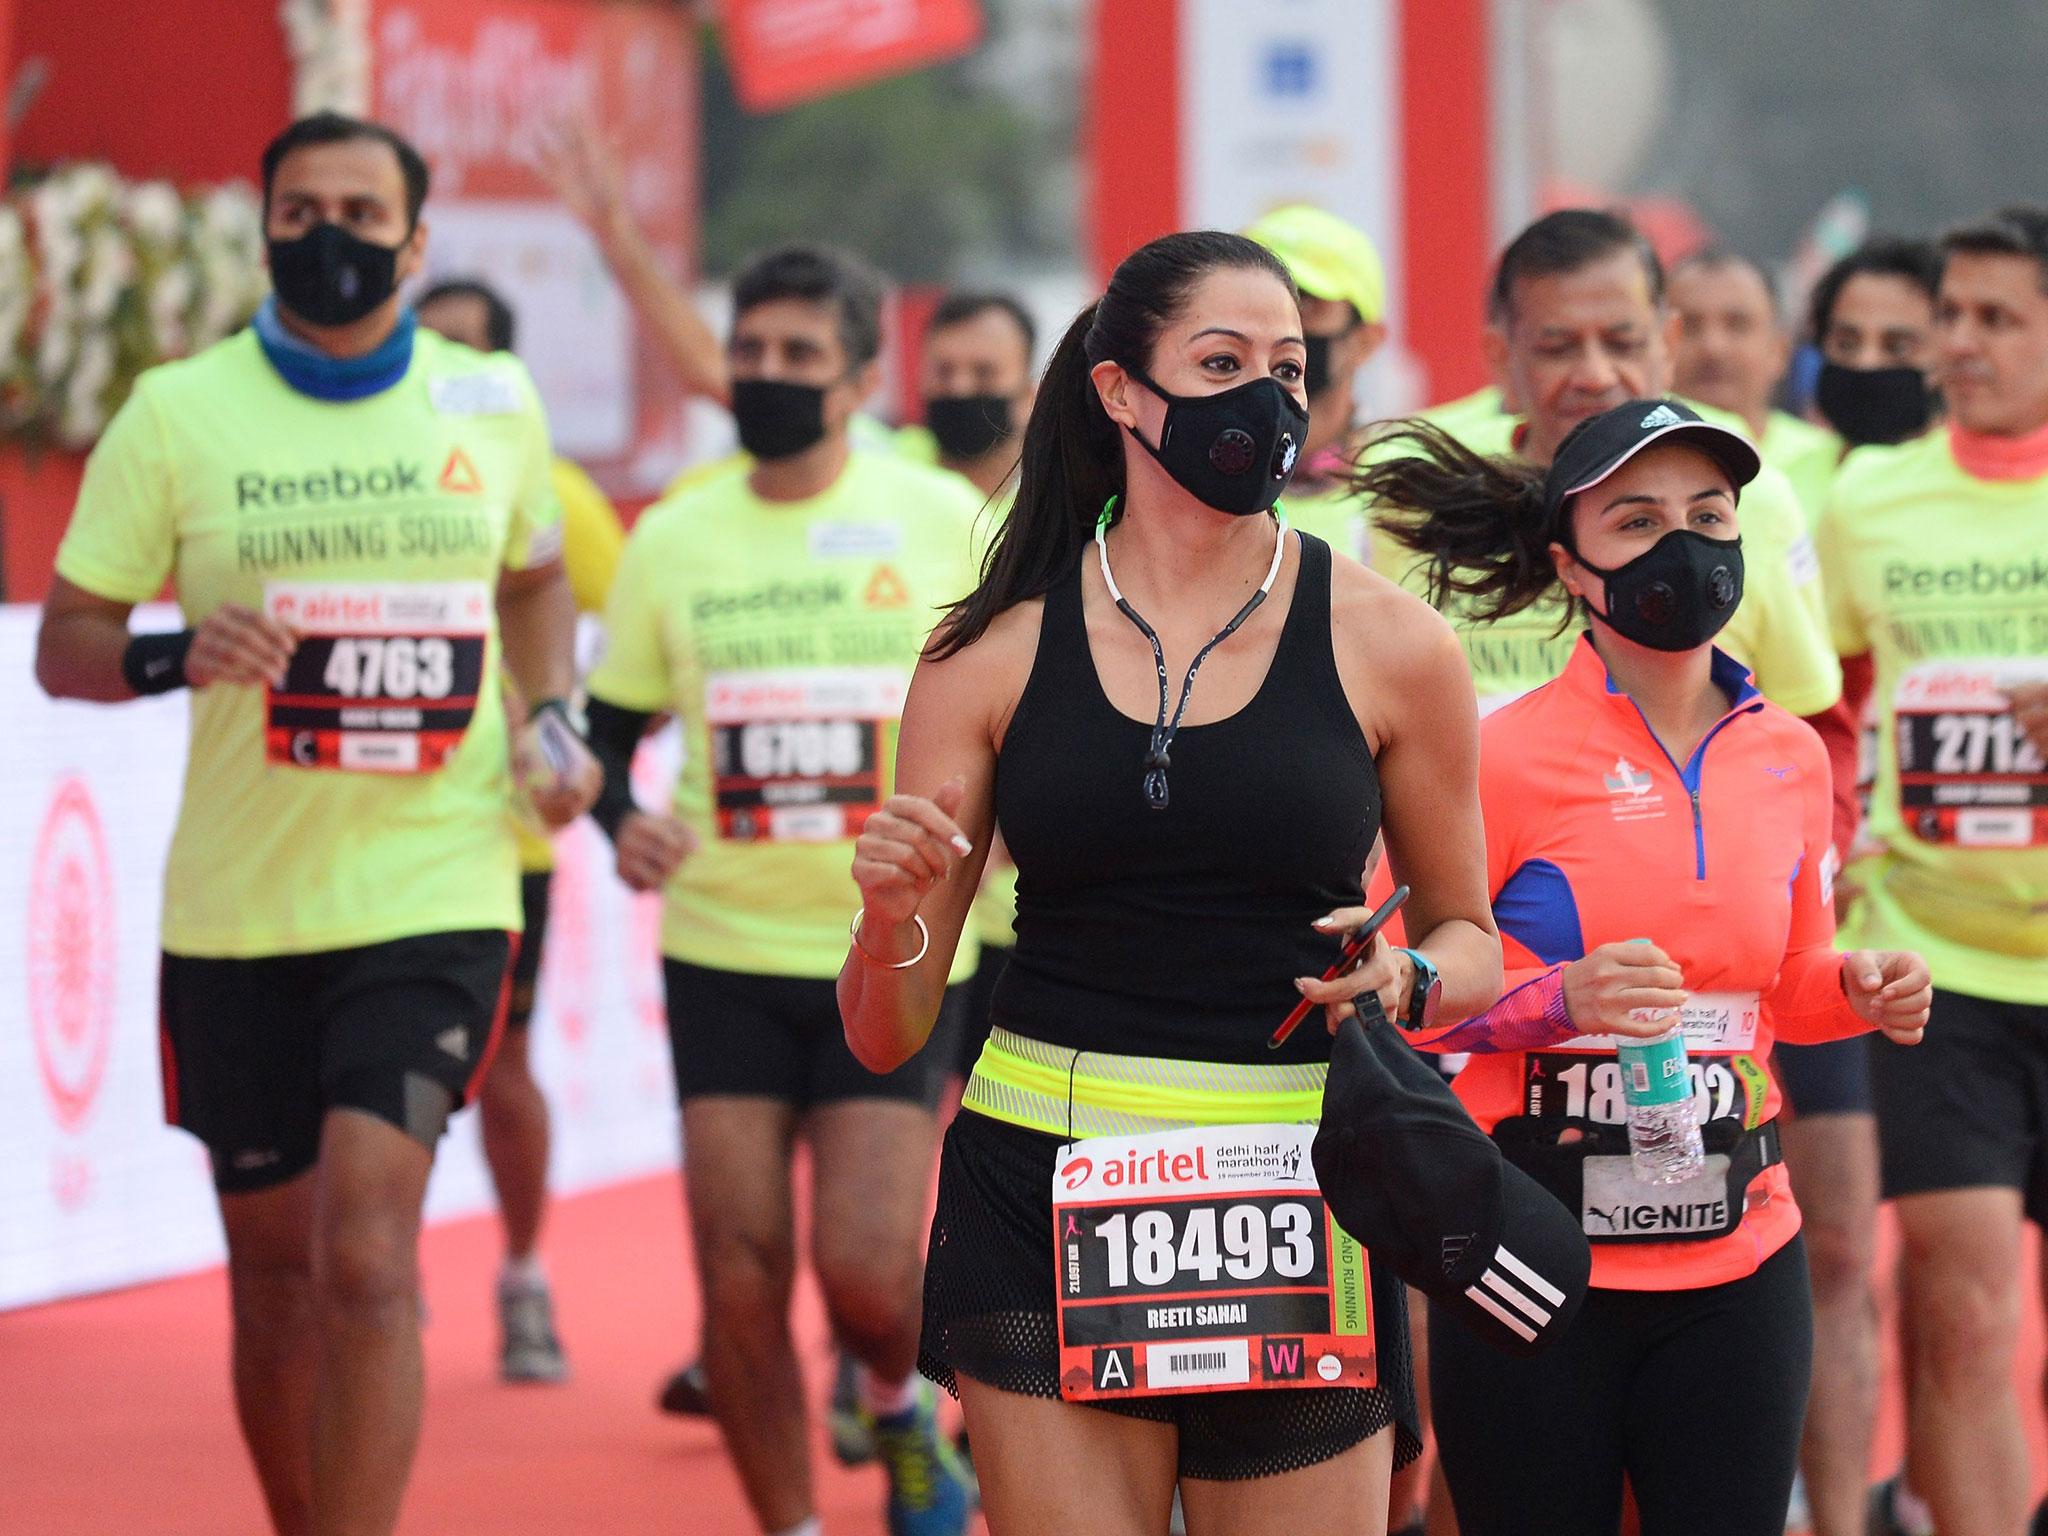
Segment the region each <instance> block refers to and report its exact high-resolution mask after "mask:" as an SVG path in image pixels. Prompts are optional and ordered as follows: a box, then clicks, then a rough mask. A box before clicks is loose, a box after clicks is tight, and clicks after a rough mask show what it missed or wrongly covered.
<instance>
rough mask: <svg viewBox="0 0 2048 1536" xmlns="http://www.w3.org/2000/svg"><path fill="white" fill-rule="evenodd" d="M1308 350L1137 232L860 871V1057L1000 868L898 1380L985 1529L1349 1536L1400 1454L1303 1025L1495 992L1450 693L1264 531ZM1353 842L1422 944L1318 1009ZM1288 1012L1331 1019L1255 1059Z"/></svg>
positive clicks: (1424, 644)
mask: <svg viewBox="0 0 2048 1536" xmlns="http://www.w3.org/2000/svg"><path fill="white" fill-rule="evenodd" d="M1304 358H1305V349H1304V345H1303V342H1302V339H1301V321H1300V315H1299V310H1298V307H1297V301H1296V297H1295V293H1294V290H1293V285H1292V282H1291V280H1290V279H1289V277H1288V275H1287V272H1286V269H1285V268H1284V267H1282V266H1281V265H1280V264H1279V262H1278V261H1277V260H1276V259H1275V258H1274V257H1273V256H1271V255H1270V254H1269V253H1267V252H1266V251H1265V250H1264V249H1263V248H1262V247H1260V246H1257V245H1254V244H1252V243H1251V242H1249V241H1246V240H1243V239H1240V238H1239V237H1237V236H1234V235H1223V234H1215V233H1202V234H1183V235H1170V236H1167V237H1165V238H1163V239H1161V240H1157V241H1154V242H1153V243H1152V244H1151V245H1148V246H1146V247H1145V248H1143V249H1142V250H1140V251H1138V252H1137V253H1135V254H1134V255H1132V256H1131V257H1130V258H1128V259H1127V260H1126V261H1125V262H1124V263H1123V264H1122V265H1121V266H1120V267H1119V268H1118V269H1117V271H1116V273H1115V275H1114V276H1113V277H1112V279H1111V281H1110V285H1109V289H1108V292H1107V293H1106V294H1105V295H1104V297H1103V298H1102V300H1101V301H1099V302H1098V303H1097V304H1095V305H1092V306H1090V307H1089V309H1087V310H1086V311H1084V312H1083V313H1082V314H1081V316H1080V317H1079V318H1078V319H1077V320H1076V321H1075V322H1074V324H1073V326H1072V327H1071V328H1070V329H1069V330H1068V332H1067V334H1066V336H1065V337H1064V339H1063V340H1062V341H1061V343H1060V345H1059V347H1058V349H1057V351H1056V352H1055V354H1054V357H1053V360H1052V362H1051V364H1050V365H1049V366H1048V368H1047V371H1046V375H1045V378H1044V380H1043V382H1042V384H1041V386H1040V391H1039V396H1038V402H1037V405H1036V406H1035V408H1034V409H1033V412H1032V416H1031V421H1030V424H1029V426H1028V428H1027V430H1026V433H1025V441H1024V454H1023V464H1022V476H1021V479H1020V482H1019V486H1018V494H1017V500H1016V503H1015V506H1014V509H1013V511H1012V513H1011V515H1010V518H1009V520H1008V522H1007V523H1006V525H1005V527H1004V528H1003V530H1002V532H1001V533H1000V534H999V536H998V538H997V540H996V543H995V546H994V548H993V550H992V551H991V554H990V557H989V561H988V564H987V567H986V571H985V574H984V579H983V581H982V584H981V586H980V587H979V588H978V589H977V590H976V591H975V592H974V593H972V594H970V595H969V596H968V597H967V598H966V599H965V600H963V601H962V602H961V603H960V604H959V605H958V606H957V607H956V608H955V609H954V610H953V612H952V613H951V614H950V615H949V616H948V617H947V619H946V620H945V622H944V623H943V624H942V625H941V626H940V628H939V630H938V631H937V632H936V634H935V635H934V637H933V641H932V643H931V646H930V647H929V649H928V650H927V653H926V656H925V660H924V662H923V663H922V664H921V665H920V667H919V669H918V673H917V676H916V679H915V680H914V682H913V683H912V686H911V691H910V697H909V700H908V703H907V705H906V707H905V710H904V715H903V721H902V727H901V736H900V740H899V745H898V756H897V785H898V788H899V790H900V791H901V792H900V793H898V794H896V795H895V796H894V797H892V798H891V799H890V800H889V801H888V803H887V804H886V805H885V806H884V807H883V808H882V810H881V811H880V812H878V813H877V814H876V815H875V816H874V817H873V818H872V819H871V820H870V821H869V822H868V823H867V829H866V831H865V832H864V833H863V835H862V837H861V838H860V841H859V843H858V845H857V847H856V850H855V858H854V876H855V879H856V881H857V882H858V883H859V885H860V888H861V894H862V903H863V904H862V908H861V911H860V913H859V914H858V916H857V918H856V921H855V925H854V931H853V939H854V944H853V949H852V952H851V953H850V954H849V956H848V959H847V964H846V967H845V969H844V970H843V971H842V972H841V975H840V981H839V997H840V1006H841V1011H842V1013H843V1015H844V1017H845V1020H846V1030H847V1039H848V1042H849V1044H850V1045H851V1046H852V1048H853V1050H854V1052H855V1054H856V1055H858V1056H859V1057H860V1058H861V1060H862V1061H863V1062H865V1063H866V1064H867V1065H868V1066H870V1067H872V1068H874V1069H876V1070H878V1071H880V1070H887V1069H888V1068H889V1067H891V1066H892V1065H894V1064H895V1063H896V1062H899V1061H901V1060H903V1059H905V1058H906V1057H908V1056H909V1055H910V1054H912V1053H913V1052H914V1051H915V1050H916V1049H917V1048H918V1047H919V1046H920V1045H921V1044H922V1042H923V1040H924V1039H925V1037H926V1035H927V1034H928V1033H929V1031H930V1029H931V1027H932V1023H933V1021H934V1019H935V1018H936V1016H937V1013H938V1008H939V1002H940V998H941V995H942V992H943V989H944V984H945V979H946V971H947V966H948V965H949V963H950V961H951V957H952V953H953V949H954V946H955V944H956V942H957V941H958V938H959V935H960V932H961V928H962V926H963V924H964V922H965V920H966V917H967V913H968V908H969V906H970V904H971V902H972V899H973V895H974V891H975V886H976V884H977V882H978V879H979V876H980V873H981V867H982V862H983V859H984V858H985V855H986V850H987V848H988V845H989V843H990V841H991V840H992V838H993V836H994V834H995V832H996V831H997V829H998V828H1000V831H1001V833H1002V835H1003V837H1004V838H1005V839H1006V841H1007V843H1008V845H1009V848H1010V851H1011V853H1012V855H1013V856H1014V858H1015V860H1016V863H1017V870H1018V891H1017V910H1018V915H1017V945H1016V949H1015V951H1014V956H1013V959H1012V961H1011V964H1010V968H1009V970H1008V972H1007V973H1006V974H1005V976H1004V979H1003V981H1002V983H1001V985H1000V986H999V988H998V989H997V992H996V996H995V1004H994V1025H995V1027H994V1029H993V1030H992V1032H991V1035H990V1039H989V1043H988V1045H987V1046H986V1047H985V1049H984V1051H983V1054H982V1057H981V1060H980V1062H979V1063H978V1064H977V1066H976V1068H975V1071H974V1075H973V1077H972V1079H971V1080H970V1082H969V1085H968V1089H967V1093H966V1096H965V1099H964V1101H963V1109H964V1111H965V1112H964V1113H962V1114H961V1115H960V1116H959V1118H958V1119H957V1120H956V1121H955V1122H954V1124H953V1126H952V1128H951V1130H950V1131H949V1132H948V1133H947V1137H946V1145H945V1152H944V1157H943V1160H942V1164H941V1171H940V1188H939V1198H938V1210H937V1214H936V1217H935V1219H934V1221H933V1227H932V1240H931V1246H930V1252H929V1254H928V1257H927V1270H926V1278H925V1325H924V1342H923V1352H922V1357H921V1360H920V1364H921V1365H922V1367H923V1368H924V1370H925V1371H926V1373H927V1374H928V1375H930V1376H932V1377H933V1378H934V1379H935V1380H937V1381H939V1382H941V1383H942V1384H944V1385H946V1386H947V1387H949V1388H952V1389H953V1390H955V1391H956V1392H957V1393H959V1395H960V1397H961V1400H962V1403H963V1406H964V1407H965V1409H966V1412H967V1419H968V1426H969V1429H970V1431H971V1433H972V1436H973V1443H974V1453H975V1462H976V1468H977V1472H978V1473H979V1476H980V1478H981V1484H982V1491H983V1500H984V1508H985V1510H986V1513H987V1517H988V1522H989V1526H990V1529H991V1530H992V1531H993V1532H994V1533H995V1536H1008V1533H1011V1532H1019V1533H1022V1532H1041V1531H1066V1530H1087V1531H1090V1532H1103V1533H1114V1536H1160V1533H1163V1532H1164V1531H1165V1530H1166V1528H1167V1522H1168V1514H1169V1510H1170V1507H1171V1504H1172V1498H1173V1493H1174V1489H1175V1486H1176V1484H1179V1487H1180V1491H1181V1495H1182V1500H1183V1504H1184V1507H1185V1511H1186V1516H1187V1522H1188V1529H1189V1531H1190V1532H1192V1533H1193V1536H1214V1533H1223V1532H1232V1531H1239V1530H1245V1529H1250V1528H1253V1527H1254V1526H1255V1527H1256V1528H1258V1529H1262V1530H1263V1529H1279V1528H1283V1527H1287V1526H1293V1527H1296V1528H1301V1529H1315V1530H1319V1531H1324V1530H1327V1531H1351V1532H1367V1533H1379V1532H1381V1531H1383V1530H1384V1528H1385V1511H1386V1495H1387V1482H1388V1478H1389V1475H1390V1473H1391V1470H1392V1467H1393V1465H1394V1463H1395V1461H1396V1459H1397V1458H1398V1459H1401V1460H1406V1459H1407V1458H1408V1457H1410V1456H1412V1455H1413V1454H1415V1451H1416V1450H1417V1449H1418V1448H1419V1444H1420V1441H1419V1425H1418V1424H1417V1423H1416V1417H1415V1406H1414V1392H1413V1384H1412V1380H1411V1377H1410V1371H1409V1366H1408V1340H1407V1326H1406V1310H1405V1304H1404V1298H1403V1293H1402V1289H1401V1287H1400V1285H1399V1283H1398V1282H1397V1281H1396V1280H1395V1279H1394V1278H1393V1277H1392V1275H1391V1274H1389V1273H1386V1272H1384V1271H1383V1269H1382V1268H1381V1266H1380V1265H1378V1264H1377V1263H1375V1262H1370V1261H1369V1260H1364V1259H1361V1258H1359V1256H1358V1255H1357V1252H1356V1249H1355V1246H1353V1247H1350V1248H1348V1249H1347V1247H1346V1243H1347V1240H1346V1239H1344V1238H1343V1234H1341V1233H1339V1232H1337V1231H1336V1230H1335V1228H1334V1224H1333V1223H1329V1222H1328V1221H1327V1220H1326V1219H1325V1217H1324V1213H1323V1212H1322V1207H1321V1203H1320V1200H1319V1199H1318V1198H1317V1196H1316V1191H1315V1189H1314V1186H1313V1182H1312V1179H1308V1180H1307V1182H1303V1180H1305V1179H1307V1175H1305V1174H1304V1173H1303V1169H1304V1168H1305V1166H1306V1165H1307V1163H1308V1159H1307V1157H1306V1154H1305V1145H1306V1143H1305V1140H1304V1138H1305V1137H1306V1135H1307V1134H1309V1132H1311V1131H1312V1129H1313V1126H1314V1123H1315V1121H1316V1119H1317V1118H1318V1116H1319V1114H1320V1109H1321V1084H1322V1074H1323V1073H1324V1071H1325V1070H1326V1064H1327V1062H1328V1060H1329V1054H1330V1036H1329V1028H1334V1026H1335V1024H1336V1022H1337V1021H1338V1020H1339V1019H1340V1018H1342V1017H1344V1016H1345V1015H1347V1014H1349V1013H1351V1012H1353V1011H1361V1012H1363V1013H1364V1014H1365V1015H1366V1016H1367V1017H1368V1018H1377V1016H1378V1015H1379V1014H1380V1013H1381V1012H1382V1011H1384V1012H1386V1013H1388V1014H1391V1015H1396V1016H1399V1017H1403V1018H1406V1019H1409V1020H1411V1021H1412V1022H1416V1023H1420V1022H1421V1021H1422V1019H1423V1017H1424V1016H1425V1015H1426V1014H1429V1013H1432V1012H1434V1011H1435V1010H1437V1009H1439V1008H1440V1009H1442V1010H1449V1011H1448V1012H1446V1013H1445V1015H1444V1016H1445V1017H1446V1018H1456V1017H1462V1016H1464V1015H1466V1014H1469V1013H1471V1012H1474V1011H1477V1010H1478V1009H1481V1008H1483V1007H1485V1006H1486V1005H1487V1004H1488V1003H1490V1002H1491V1001H1492V999H1493V997H1494V995H1495V992H1496V990H1497V988H1498V985H1499V977H1500V946H1499V941H1498V939H1497V937H1496V936H1495V934H1494V931H1493V925H1492V920H1491V917H1490V915H1489V913H1488V906H1487V901H1486V883H1485V858H1484V849H1483V843H1482V834H1481V831H1480V823H1479V811H1478V795H1477V758H1478V753H1477V724H1476V708H1475V704H1474V700H1473V695H1472V685H1471V682H1470V679H1469V676H1468V674H1467V672H1466V669H1465V665H1464V661H1463V658H1462V655H1461V653H1460V652H1459V650H1458V647H1457V644H1456V641H1455V640H1454V639H1453V638H1452V636H1451V634H1450V632H1449V630H1448V628H1447V627H1446V626H1445V625H1444V623H1443V621H1442V620H1441V619H1439V618H1438V617H1437V615H1436V614H1435V613H1434V612H1432V611H1431V610H1430V609H1429V608H1428V607H1427V606H1426V605H1424V604H1422V603H1420V602H1418V601H1416V600H1414V599H1412V598H1409V597H1408V596H1406V595H1405V594H1403V593H1401V592H1400V591H1399V590H1398V589H1396V588H1395V587H1394V586H1393V585H1392V584H1391V583H1387V582H1384V581H1382V580H1380V579H1379V578H1378V577H1376V576H1374V575H1372V574H1371V573H1369V572H1367V571H1364V570H1362V569H1361V568H1360V567H1358V566H1356V565H1354V564H1353V563H1352V562H1350V561H1348V560H1343V561H1338V560H1333V558H1332V556H1331V554H1330V552H1329V549H1328V547H1327V546H1325V545H1324V544H1322V543H1321V542H1320V541H1318V540H1315V539H1312V538H1308V537H1306V536H1303V535H1301V534H1298V533H1295V532H1293V531H1292V530H1290V529H1288V528H1287V526H1286V524H1285V521H1284V511H1283V513H1282V514H1281V515H1278V516H1276V515H1274V508H1275V503H1276V499H1277V497H1278V495H1279V493H1280V490H1281V489H1282V487H1283V486H1284V485H1285V483H1286V480H1287V477H1288V475H1289V474H1290V473H1291V472H1292V470H1293V467H1294V459H1295V456H1296V452H1297V450H1298V447H1299V443H1300V438H1301V433H1302V428H1303V426H1304V425H1305V420H1306V412H1305V409H1304V406H1303V400H1304V396H1305V391H1304V387H1303V382H1302V375H1303V364H1304ZM1382 829H1384V832H1385V836H1386V841H1387V846H1388V849H1389V852H1390V854H1391V857H1392V860H1393V863H1394V865H1395V867H1396V868H1397V870H1398V871H1399V874H1400V876H1401V878H1402V879H1403V880H1404V881H1406V882H1407V883H1408V884H1409V885H1410V886H1411V887H1412V889H1413V895H1412V897H1411V899H1410V900H1409V902H1408V905H1407V907H1406V910H1405V914H1404V915H1405V917H1406V919H1407V925H1408V926H1407V931H1408V933H1410V934H1411V935H1420V942H1419V943H1418V944H1417V946H1416V948H1415V949H1413V950H1404V949H1397V948H1393V947H1391V946H1390V945H1388V944H1387V943H1386V942H1385V940H1384V939H1382V940H1381V941H1379V942H1378V943H1377V944H1376V945H1375V946H1374V948H1373V949H1372V950H1370V951H1369V952H1368V954H1367V956H1366V958H1365V960H1364V962H1363V963H1362V964H1361V965H1360V966H1359V967H1357V968H1356V969H1354V970H1353V971H1352V972H1350V973H1349V974H1346V975H1343V976H1341V977H1340V978H1339V979H1337V980H1336V981H1332V982H1323V981H1321V980H1319V979H1318V978H1320V977H1321V975H1322V973H1323V972H1324V970H1325V969H1326V968H1328V967H1329V966H1330V965H1331V963H1332V962H1333V961H1335V960H1336V959H1337V957H1338V955H1339V952H1340V950H1341V948H1342V940H1343V936H1344V929H1345V927H1346V926H1348V925H1350V924H1354V923H1356V922H1357V921H1358V920H1359V916H1360V914H1359V913H1358V911H1357V909H1358V907H1359V904H1360V902H1361V900H1362V885H1363V882H1364V878H1365V868H1366V864H1367V861H1368V859H1369V858H1370V856H1371V852H1372V849H1373V847H1374V844H1375V840H1376V838H1377V837H1378V836H1379V834H1380V833H1381V831H1382ZM1303 999H1306V1000H1307V1001H1309V1002H1310V1003H1312V1004H1318V1005H1321V1006H1322V1007H1323V1009H1324V1010H1325V1012H1326V1013H1327V1015H1328V1018H1327V1024H1328V1026H1329V1028H1326V1027H1325V1023H1326V1021H1325V1020H1324V1019H1320V1018H1318V1019H1314V1020H1313V1021H1312V1022H1311V1023H1310V1024H1309V1025H1308V1026H1306V1027H1304V1028H1302V1029H1300V1030H1298V1031H1297V1032H1295V1033H1294V1034H1293V1036H1292V1037H1291V1038H1289V1039H1288V1040H1287V1041H1286V1042H1285V1044H1284V1045H1283V1046H1281V1047H1280V1048H1278V1049H1273V1048H1271V1047H1270V1046H1269V1043H1268V1042H1269V1038H1270V1037H1271V1036H1272V1035H1273V1034H1274V1031H1275V1027H1276V1026H1277V1025H1278V1024H1279V1023H1280V1021H1281V1019H1282V1018H1283V1017H1284V1016H1285V1015H1287V1013H1288V1012H1289V1010H1290V1008H1291V1007H1292V1006H1293V1005H1294V1004H1296V1003H1297V1002H1300V1001H1302V1000H1303ZM1247 1170H1255V1171H1247ZM1167 1185H1171V1186H1172V1187H1171V1190H1170V1191H1169V1192H1165V1193H1162V1191H1164V1190H1165V1186H1167ZM1233 1189H1235V1190H1237V1191H1238V1192H1239V1193H1237V1194H1233V1193H1232V1190H1233ZM1297 1189H1300V1190H1302V1191H1304V1193H1303V1195H1302V1196H1301V1197H1300V1198H1296V1197H1294V1196H1293V1194H1292V1193H1291V1192H1292V1191H1294V1190H1297ZM1276 1192H1277V1193H1276ZM1056 1215H1057V1217H1058V1222H1057V1234H1056V1223H1055V1216H1056ZM1368 1301H1369V1306H1368V1304H1367V1303H1368ZM1063 1309H1064V1310H1063ZM1282 1335H1286V1336H1285V1337H1282ZM1311 1382H1312V1383H1314V1384H1313V1385H1310V1384H1308V1383H1311ZM1324 1382H1329V1383H1332V1384H1331V1385H1323V1384H1322V1383H1324ZM1103 1410H1108V1411H1103ZM1389 1431H1391V1433H1389ZM1252 1479H1257V1481H1256V1482H1255V1483H1254V1482H1252V1481H1250V1480H1252Z"/></svg>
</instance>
